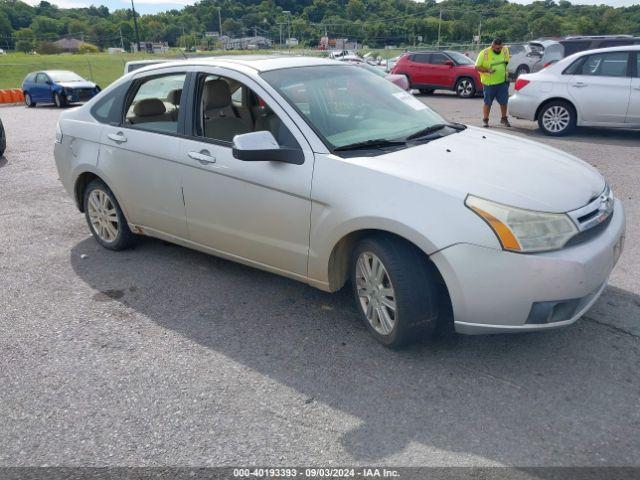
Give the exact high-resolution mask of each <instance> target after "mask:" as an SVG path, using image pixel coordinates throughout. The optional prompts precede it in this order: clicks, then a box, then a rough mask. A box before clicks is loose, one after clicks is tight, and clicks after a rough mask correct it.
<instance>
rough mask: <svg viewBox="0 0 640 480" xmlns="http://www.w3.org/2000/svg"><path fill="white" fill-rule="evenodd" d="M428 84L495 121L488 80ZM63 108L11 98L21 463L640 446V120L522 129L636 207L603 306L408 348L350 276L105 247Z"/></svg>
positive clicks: (4, 239)
mask: <svg viewBox="0 0 640 480" xmlns="http://www.w3.org/2000/svg"><path fill="white" fill-rule="evenodd" d="M418 98H420V99H421V100H422V101H424V102H426V103H427V104H428V105H430V106H431V107H433V108H434V109H436V110H438V111H439V112H441V113H442V114H444V115H445V116H446V117H447V118H448V119H450V120H453V121H459V122H463V123H469V124H473V125H479V124H480V123H481V122H480V118H481V114H480V112H481V100H480V99H474V100H462V99H458V98H456V97H455V96H452V95H448V94H442V95H439V94H436V95H432V96H420V97H418ZM493 113H494V117H493V119H492V121H493V124H494V125H495V124H497V123H498V112H497V111H496V112H493ZM58 115H59V110H57V109H54V108H50V107H40V106H38V107H37V108H35V109H27V108H25V107H22V106H13V107H2V108H0V118H2V120H3V122H4V124H5V128H6V131H7V137H8V138H7V144H8V149H7V152H6V154H5V157H4V158H1V159H0V279H1V280H0V327H1V328H2V334H1V335H0V418H1V419H2V421H1V422H0V465H11V466H20V465H66V466H74V465H78V466H79V465H82V466H105V465H127V466H158V465H191V466H201V465H202V466H209V465H210V466H213V465H227V466H230V465H243V466H244V465H261V466H262V465H264V466H266V465H270V466H300V465H315V466H328V465H373V464H376V465H393V466H412V465H438V466H445V465H446V466H449V465H452V466H493V465H516V466H542V465H544V466H550V465H553V466H573V465H581V466H583V465H590V466H591V465H594V466H600V465H626V466H629V465H634V466H640V435H639V434H638V432H639V431H640V376H639V375H638V371H639V369H640V274H639V273H638V272H640V247H639V246H638V243H639V242H638V240H640V196H639V194H638V184H639V180H638V179H640V153H639V152H640V132H637V131H636V132H632V131H613V130H595V129H579V130H578V132H577V133H576V134H575V135H573V136H571V137H567V138H558V139H551V138H549V137H544V136H543V135H541V134H540V133H539V131H538V130H537V126H536V125H534V124H533V123H530V122H522V121H517V120H514V121H513V128H511V129H510V133H513V134H515V135H519V136H523V137H526V138H529V139H534V140H537V141H541V142H544V143H547V144H549V145H552V146H554V147H557V148H560V149H562V150H565V151H567V152H570V153H573V154H575V155H577V156H579V157H581V158H582V159H584V160H585V161H587V162H589V163H591V164H592V165H594V166H596V167H597V168H598V169H599V170H600V171H601V172H602V173H603V174H604V175H605V176H606V177H607V179H608V180H609V182H610V184H611V185H612V187H613V190H614V192H615V194H616V196H618V197H619V198H620V199H621V200H622V202H623V203H624V206H625V208H626V212H627V222H628V224H627V238H626V245H625V251H624V253H623V254H622V257H621V259H620V262H619V264H618V266H617V267H616V269H615V270H614V272H613V274H612V277H611V279H610V283H609V286H608V287H607V289H606V290H605V293H604V294H603V296H602V297H601V298H600V300H599V301H598V302H597V304H596V305H595V306H594V307H593V308H592V310H591V311H590V312H588V314H587V315H586V316H585V317H584V318H582V319H581V320H580V321H578V322H577V323H576V324H574V325H572V326H571V327H568V328H565V329H561V330H555V331H549V332H544V333H536V334H518V335H495V336H478V337H464V336H456V335H451V336H444V337H441V338H436V339H434V340H431V341H429V342H426V343H423V344H420V345H417V346H413V347H411V348H409V349H407V350H403V351H400V352H393V351H389V350H387V349H385V348H384V347H382V346H381V345H379V344H377V343H376V342H375V341H374V340H373V339H372V337H371V336H370V335H369V334H368V333H367V331H366V329H365V326H364V325H363V324H361V322H360V319H359V317H358V316H357V312H356V311H355V307H354V306H353V302H352V299H351V297H350V293H349V292H348V291H346V289H345V290H344V291H342V292H339V293H337V294H333V295H332V294H327V293H324V292H321V291H318V290H315V289H313V288H311V287H308V286H305V285H304V284H301V283H296V282H294V281H291V280H288V279H284V278H281V277H278V276H275V275H271V274H268V273H264V272H261V271H257V270H253V269H250V268H247V267H243V266H240V265H238V264H235V263H231V262H228V261H224V260H221V259H217V258H215V257H211V256H207V255H204V254H201V253H198V252H194V251H190V250H187V249H184V248H181V247H178V246H174V245H170V244H167V243H164V242H161V241H157V240H153V239H144V240H142V241H141V242H140V243H139V245H138V246H137V247H136V248H135V249H132V250H128V251H125V252H119V253H118V252H111V251H107V250H105V249H103V248H101V247H100V246H98V244H97V243H96V242H95V241H94V240H93V239H92V238H91V237H90V236H89V233H88V228H87V226H86V224H85V220H84V217H83V215H82V214H80V213H79V212H78V211H77V210H76V208H75V206H74V204H73V201H72V199H71V198H70V197H69V196H68V195H67V194H66V192H65V191H64V190H63V188H62V186H61V184H60V183H59V181H58V179H57V173H56V169H55V165H54V161H53V154H52V149H53V141H54V133H55V124H56V120H57V117H58ZM497 129H498V128H497V127H496V130H497ZM499 129H500V130H501V131H504V130H506V129H504V128H499ZM509 154H510V152H504V155H505V158H506V159H507V161H508V158H509ZM140 181H141V182H143V181H144V179H140ZM354 195H357V192H354ZM489 281H490V280H489ZM496 308H499V306H497V307H496Z"/></svg>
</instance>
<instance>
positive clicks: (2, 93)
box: [0, 90, 10, 103]
mask: <svg viewBox="0 0 640 480" xmlns="http://www.w3.org/2000/svg"><path fill="white" fill-rule="evenodd" d="M6 92H7V91H6V90H0V103H9V101H10V97H9V95H7V93H6Z"/></svg>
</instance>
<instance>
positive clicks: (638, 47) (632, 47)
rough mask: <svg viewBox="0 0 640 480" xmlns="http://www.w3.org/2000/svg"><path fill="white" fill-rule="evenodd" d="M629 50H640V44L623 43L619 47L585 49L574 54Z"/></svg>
mask: <svg viewBox="0 0 640 480" xmlns="http://www.w3.org/2000/svg"><path fill="white" fill-rule="evenodd" d="M629 50H631V51H640V45H621V46H619V47H606V48H594V49H592V50H583V51H581V52H577V53H575V54H574V55H581V54H585V53H593V52H626V51H629Z"/></svg>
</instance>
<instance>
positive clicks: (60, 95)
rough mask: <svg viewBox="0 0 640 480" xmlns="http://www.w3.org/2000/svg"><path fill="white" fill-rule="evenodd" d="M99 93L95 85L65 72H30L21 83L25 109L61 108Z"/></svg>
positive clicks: (98, 88)
mask: <svg viewBox="0 0 640 480" xmlns="http://www.w3.org/2000/svg"><path fill="white" fill-rule="evenodd" d="M99 91H100V87H99V86H98V85H96V84H95V83H93V82H89V81H88V80H85V79H84V78H82V77H81V76H80V75H78V74H77V73H74V72H69V71H67V70H45V71H41V72H32V73H30V74H29V75H27V77H26V78H25V79H24V82H22V92H23V93H24V103H25V104H26V105H27V107H35V106H36V104H38V103H55V105H56V107H58V108H62V107H66V106H67V105H69V104H70V103H77V102H85V101H87V100H89V99H91V98H93V97H94V96H95V95H96V94H97V93H98V92H99Z"/></svg>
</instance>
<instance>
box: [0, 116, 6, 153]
mask: <svg viewBox="0 0 640 480" xmlns="http://www.w3.org/2000/svg"><path fill="white" fill-rule="evenodd" d="M6 148H7V137H6V136H5V133H4V125H2V121H1V120H0V157H2V156H3V155H4V151H5V149H6Z"/></svg>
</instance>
